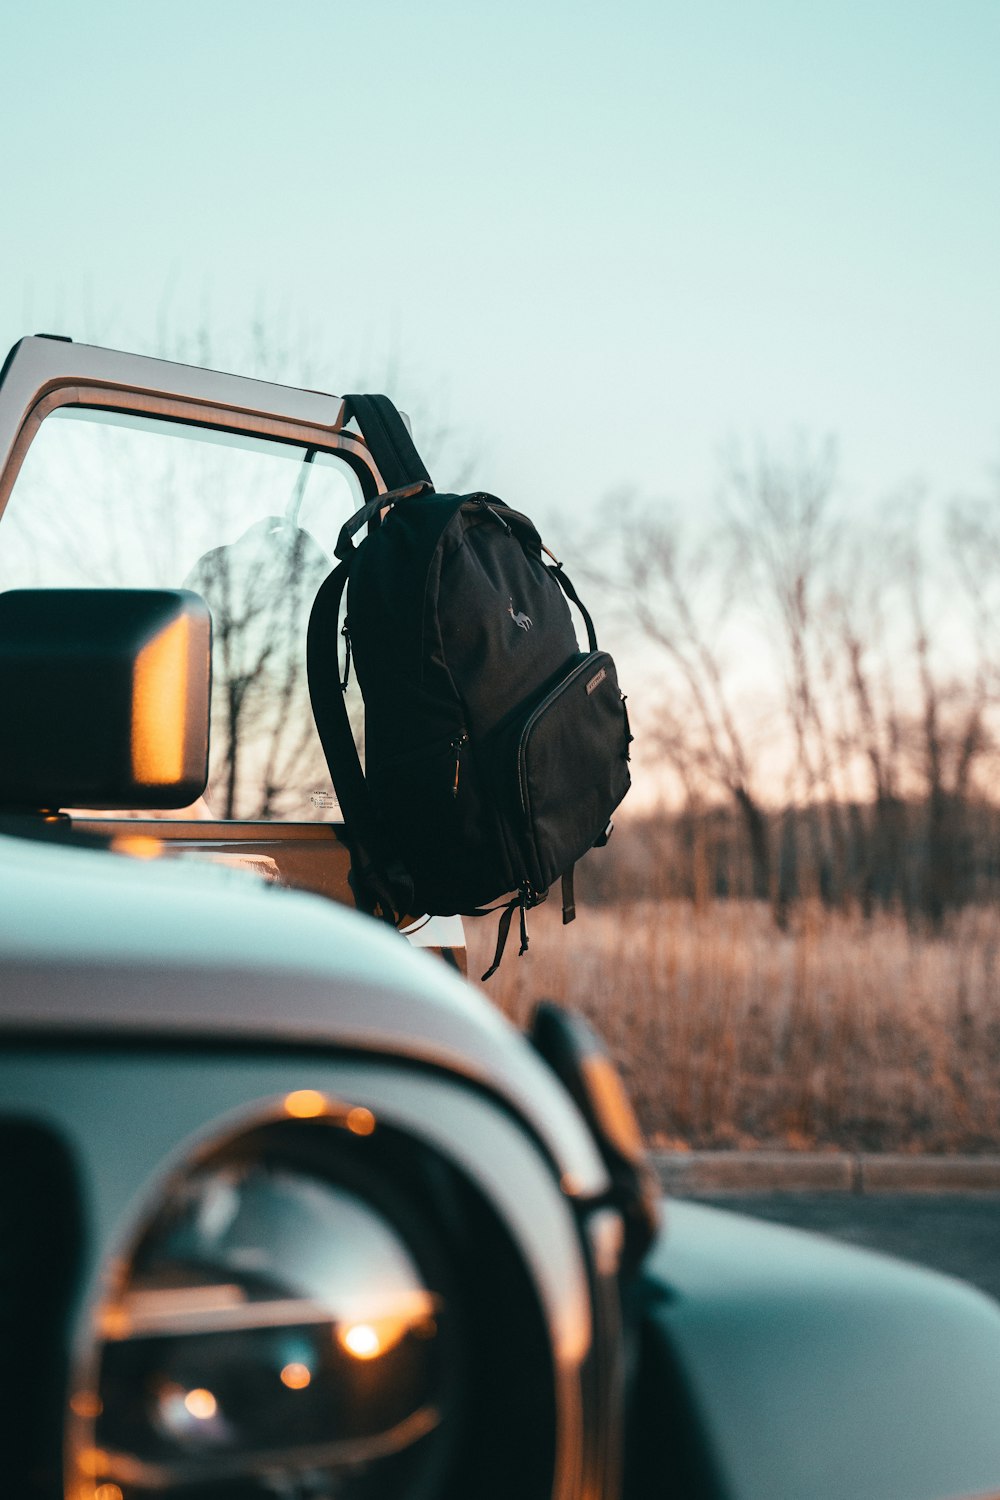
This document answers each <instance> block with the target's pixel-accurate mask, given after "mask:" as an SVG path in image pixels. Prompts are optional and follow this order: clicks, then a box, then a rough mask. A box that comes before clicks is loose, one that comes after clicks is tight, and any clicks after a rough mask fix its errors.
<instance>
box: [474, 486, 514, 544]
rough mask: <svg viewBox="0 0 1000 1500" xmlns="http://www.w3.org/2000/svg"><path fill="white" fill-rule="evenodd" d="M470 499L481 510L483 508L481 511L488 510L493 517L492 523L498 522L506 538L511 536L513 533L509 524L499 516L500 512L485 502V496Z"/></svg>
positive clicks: (475, 496)
mask: <svg viewBox="0 0 1000 1500" xmlns="http://www.w3.org/2000/svg"><path fill="white" fill-rule="evenodd" d="M472 498H473V501H474V502H475V504H476V505H481V506H482V508H483V510H488V511H489V513H490V515H491V516H492V517H493V519H494V521H499V522H500V525H501V526H502V527H503V529H504V531H506V533H507V535H508V536H513V534H514V533H513V531H512V530H511V528H510V526H509V524H508V523H507V522H506V521H505V520H504V518H503V516H502V515H501V514H500V512H499V511H498V510H494V509H493V507H492V505H491V504H490V502H489V501H488V500H487V498H486V496H485V495H473V497H472Z"/></svg>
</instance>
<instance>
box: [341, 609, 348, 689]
mask: <svg viewBox="0 0 1000 1500" xmlns="http://www.w3.org/2000/svg"><path fill="white" fill-rule="evenodd" d="M340 633H341V635H342V636H343V637H344V648H345V656H344V677H343V681H342V682H341V684H340V691H341V692H342V693H346V692H347V680H348V678H349V677H350V675H351V632H350V628H349V626H348V623H347V616H346V615H345V616H344V623H343V625H342V626H341V627H340Z"/></svg>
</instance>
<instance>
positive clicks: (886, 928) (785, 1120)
mask: <svg viewBox="0 0 1000 1500" xmlns="http://www.w3.org/2000/svg"><path fill="white" fill-rule="evenodd" d="M552 906H553V907H557V902H556V901H555V899H553V902H552ZM468 927H469V943H470V973H473V974H475V975H478V974H480V973H482V972H483V970H484V969H485V968H486V966H487V964H488V962H489V959H490V957H491V956H492V950H493V944H494V941H495V923H494V922H492V921H485V920H484V921H480V922H470V923H469V924H468ZM529 932H530V938H531V947H530V950H529V952H528V953H527V954H526V955H525V956H524V957H523V958H521V959H518V957H517V956H516V955H517V944H516V941H515V933H516V923H515V932H512V934H511V942H510V944H509V947H508V955H507V957H506V958H505V960H504V963H503V965H502V967H501V969H500V971H499V973H498V974H496V975H495V976H494V978H493V979H491V980H490V981H489V983H488V984H487V985H486V986H485V989H486V991H487V993H488V994H489V995H490V996H491V998H492V999H493V1000H494V1001H495V1003H497V1004H498V1005H499V1006H500V1008H501V1009H502V1010H503V1011H505V1012H506V1013H507V1014H508V1015H509V1016H510V1017H511V1018H512V1019H513V1020H515V1021H516V1022H518V1023H523V1022H524V1021H525V1020H526V1019H527V1017H528V1016H529V1015H530V1012H531V1008H532V1003H533V1001H534V1000H535V999H536V998H539V997H542V996H549V997H551V998H553V999H557V1000H560V1001H562V1002H564V1003H566V1004H570V1005H572V1006H574V1007H575V1008H577V1009H579V1010H581V1011H582V1012H583V1013H584V1014H585V1015H586V1016H587V1017H588V1018H589V1019H590V1021H591V1022H592V1024H593V1025H594V1026H595V1028H596V1029H597V1030H598V1031H599V1032H600V1033H601V1034H602V1035H603V1036H604V1038H605V1040H606V1042H607V1044H608V1045H609V1047H610V1049H611V1050H612V1052H613V1054H614V1056H615V1058H616V1059H617V1061H618V1063H619V1065H620V1066H621V1068H622V1071H623V1073H624V1075H625V1077H626V1080H627V1083H628V1086H629V1089H630V1091H631V1094H632V1097H633V1099H634V1100H635V1102H636V1105H637V1108H638V1110H639V1115H640V1118H641V1121H642V1124H643V1126H644V1128H645V1130H646V1132H647V1135H648V1138H649V1139H650V1141H651V1143H653V1144H654V1145H659V1146H662V1147H669V1148H674V1149H677V1148H683V1147H685V1146H690V1147H692V1148H697V1147H753V1146H758V1145H759V1146H783V1147H792V1148H801V1149H823V1148H830V1149H833V1148H838V1147H839V1148H844V1149H856V1150H876V1151H881V1150H885V1151H996V1150H1000V985H998V956H1000V914H998V913H997V912H995V911H986V910H971V909H970V910H967V911H966V912H964V913H963V914H961V915H960V916H958V917H956V918H955V919H954V921H953V922H952V924H951V926H950V927H949V928H948V929H947V930H946V932H945V933H944V935H943V936H941V937H932V936H929V935H920V934H915V933H913V932H911V931H909V930H908V928H907V926H906V924H905V923H904V921H903V920H902V919H901V918H896V917H892V916H879V917H876V918H874V919H872V920H871V921H867V922H866V921H864V920H862V919H861V918H860V917H846V916H837V915H831V914H829V913H825V912H822V911H821V910H820V909H819V908H809V907H804V908H800V909H799V910H798V911H797V912H796V914H795V915H794V918H793V922H792V926H791V928H790V930H789V931H787V932H784V933H783V932H779V931H778V930H777V929H776V927H775V926H774V924H773V922H772V920H771V918H770V914H769V912H768V910H767V909H766V907H764V906H758V905H754V904H752V903H749V902H729V903H720V904H717V905H714V906H708V907H707V908H704V909H702V910H695V909H694V907H693V906H691V905H689V904H687V903H683V902H642V903H636V904H634V905H632V906H624V907H604V908H599V909H594V908H591V909H589V910H582V911H581V913H580V916H579V917H578V919H577V921H576V923H575V925H574V926H573V927H571V928H569V929H567V930H565V931H563V930H562V928H561V926H560V924H559V912H558V910H557V909H555V910H553V909H547V908H543V909H541V910H540V911H538V912H532V913H530V914H529Z"/></svg>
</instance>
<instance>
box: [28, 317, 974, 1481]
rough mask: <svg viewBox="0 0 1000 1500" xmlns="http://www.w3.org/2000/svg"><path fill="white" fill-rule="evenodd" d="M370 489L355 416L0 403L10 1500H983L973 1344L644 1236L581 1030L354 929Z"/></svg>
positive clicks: (770, 1273)
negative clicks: (340, 636)
mask: <svg viewBox="0 0 1000 1500" xmlns="http://www.w3.org/2000/svg"><path fill="white" fill-rule="evenodd" d="M381 488H383V486H382V485H381V480H380V476H379V474H378V472H377V470H376V468H375V467H374V465H373V463H372V461H371V458H370V456H369V455H368V453H367V451H366V449H365V446H364V444H363V442H362V441H361V439H360V437H359V436H357V435H356V434H352V433H351V432H350V431H346V430H345V429H344V427H343V425H342V407H341V403H340V401H339V400H338V398H336V397H334V396H326V395H322V394H319V393H315V392H309V391H297V390H287V389H284V388H281V387H275V386H269V385H265V384H262V383H260V382H256V381H252V380H244V379H241V378H239V377H236V376H229V375H219V374H214V373H212V372H208V371H204V370H198V369H189V368H185V367H181V366H176V365H170V364H166V363H163V362H160V361H156V360H150V359H144V358H139V357H136V356H130V355H125V354H118V353H114V352H112V351H107V350H102V349H94V348H87V347H82V346H77V345H75V344H71V343H69V342H67V341H63V340H54V339H48V338H30V339H25V340H23V341H22V342H21V343H20V344H19V345H18V346H17V347H16V348H15V350H14V351H13V352H12V354H11V356H10V357H9V358H8V361H7V363H6V365H5V366H4V369H3V374H2V379H0V509H2V508H3V506H4V505H6V511H5V512H4V513H3V515H2V517H0V703H2V704H3V714H4V718H3V730H2V733H0V1214H2V1219H0V1223H2V1225H3V1231H2V1236H0V1278H2V1279H0V1338H2V1353H0V1421H2V1423H3V1429H2V1430H3V1449H2V1451H3V1474H4V1478H3V1487H2V1493H3V1494H4V1495H8V1494H9V1495H10V1496H11V1497H18V1500H21V1497H24V1500H54V1497H56V1496H59V1495H65V1496H68V1497H72V1500H137V1497H144V1500H146V1497H149V1500H152V1497H154V1496H155V1497H161V1500H208V1497H212V1500H261V1497H270V1500H279V1497H280V1500H307V1497H308V1500H321V1497H329V1500H335V1497H337V1500H359V1497H378V1500H397V1497H398V1500H469V1497H476V1500H500V1497H504V1500H506V1497H511V1496H517V1497H518V1500H615V1497H618V1496H622V1497H625V1500H645V1497H649V1500H652V1497H654V1496H655V1497H664V1496H668V1495H669V1496H683V1497H687V1500H835V1497H836V1500H904V1497H905V1500H946V1497H948V1500H957V1497H959V1496H972V1495H980V1496H986V1495H990V1494H993V1495H996V1494H1000V1422H998V1420H997V1412H998V1410H1000V1308H998V1307H997V1306H996V1305H995V1304H994V1303H993V1302H991V1301H990V1299H988V1298H986V1297H984V1296H981V1295H980V1294H978V1293H976V1292H973V1291H972V1290H971V1289H970V1288H968V1287H965V1286H962V1285H960V1284H959V1283H956V1282H952V1281H949V1280H947V1279H946V1278H943V1277H938V1276H934V1275H931V1274H930V1273H926V1272H922V1271H918V1270H916V1269H913V1268H911V1267H905V1266H902V1265H899V1264H896V1263H895V1262H892V1261H889V1260H885V1259H883V1258H881V1257H877V1256H871V1255H866V1254H863V1253H861V1252H857V1251H853V1250H848V1249H845V1248H843V1247H838V1246H834V1245H833V1244H830V1243H827V1242H824V1241H822V1240H819V1239H815V1238H812V1237H810V1236H807V1235H801V1234H797V1233H795V1232H793V1231H788V1230H781V1229H777V1228H773V1227H768V1226H764V1225H762V1224H755V1223H751V1222H749V1221H746V1220H742V1219H740V1218H738V1217H736V1216H733V1215H728V1214H723V1213H719V1212H715V1211H712V1210H710V1209H707V1208H701V1207H696V1206H694V1205H691V1204H680V1203H678V1204H671V1205H668V1206H667V1209H666V1212H665V1214H663V1215H661V1210H660V1206H659V1204H658V1202H657V1201H656V1195H655V1192H654V1189H653V1185H652V1179H651V1176H650V1172H649V1169H648V1167H647V1164H646V1162H645V1158H644V1154H643V1149H642V1143H641V1140H640V1139H639V1135H638V1131H637V1128H636V1125H635V1121H634V1118H633V1116H632V1114H631V1111H630V1109H629V1107H628V1104H627V1102H626V1100H625V1097H624V1094H623V1092H622V1089H621V1086H620V1084H619V1082H618V1079H617V1075H616V1074H615V1072H614V1070H613V1068H612V1067H611V1065H610V1064H609V1062H608V1061H607V1059H606V1057H605V1056H604V1055H603V1053H602V1051H601V1049H600V1046H599V1044H598V1043H597V1042H596V1040H595V1039H594V1038H593V1036H592V1035H591V1034H590V1033H589V1032H588V1031H587V1029H586V1027H585V1026H583V1025H582V1023H580V1022H579V1021H577V1020H575V1019H574V1018H573V1016H572V1014H571V1013H569V1012H567V1011H565V1010H562V1009H560V1008H559V1007H557V1006H555V1005H553V1004H545V1005H542V1006H540V1007H539V1009H538V1012H537V1014H536V1017H535V1020H534V1023H533V1027H532V1030H531V1034H530V1035H529V1036H523V1035H521V1034H520V1033H518V1032H516V1031H515V1030H514V1029H513V1028H512V1027H510V1026H509V1025H508V1024H507V1023H506V1022H505V1021H503V1020H502V1019H501V1018H500V1017H499V1016H498V1015H497V1014H496V1013H495V1012H494V1011H493V1010H492V1009H491V1007H490V1006H489V1004H488V1003H487V1001H486V1000H485V999H484V998H483V997H482V996H481V995H480V994H479V993H477V992H475V991H474V990H472V989H471V988H470V987H469V986H467V985H466V983H465V982H464V980H463V979H462V978H461V977H460V975H459V974H457V973H455V972H453V971H452V972H449V968H451V969H452V970H454V968H455V966H456V965H458V966H460V965H461V956H460V955H461V938H460V934H459V932H458V931H457V930H456V929H455V927H454V925H453V926H452V927H451V928H449V929H446V930H444V931H442V930H440V929H439V930H438V931H437V932H436V933H435V932H433V931H432V930H429V929H428V927H427V926H425V925H423V924H422V923H421V921H420V919H419V914H412V916H413V921H412V923H411V925H412V926H413V927H415V928H419V929H420V930H421V933H422V936H423V939H424V941H425V942H426V943H427V945H428V946H429V947H432V948H437V949H440V950H445V951H446V953H447V954H450V955H451V963H450V965H449V963H447V962H442V961H441V957H440V956H439V955H437V956H432V955H429V954H426V953H419V952H415V951H413V943H412V942H411V943H407V942H406V941H405V940H404V939H403V937H401V936H400V935H399V934H398V933H396V932H395V931H393V930H390V929H389V928H387V927H386V926H385V925H383V924H380V923H378V922H377V921H375V920H373V919H372V918H371V917H368V916H363V915H361V914H358V913H356V912H353V911H350V910H348V909H347V906H348V905H349V904H350V900H351V897H350V890H349V887H348V885H347V882H346V870H347V860H346V857H345V850H344V841H345V837H346V835H345V831H344V829H343V828H342V826H341V825H340V824H339V823H338V821H337V819H336V816H335V814H336V808H335V805H334V797H333V790H332V787H331V786H330V784H329V780H328V778H327V777H326V774H325V768H324V767H323V764H322V760H321V758H318V757H317V753H316V752H317V749H318V745H317V742H316V738H315V732H314V730H313V729H312V725H311V721H310V719H309V715H308V695H307V694H306V693H305V687H304V659H303V655H302V645H303V640H304V630H305V624H306V621H307V619H308V611H309V607H310V604H311V595H312V593H314V592H315V588H316V587H317V586H318V583H319V581H321V579H322V577H323V576H324V574H325V571H326V569H327V568H328V566H329V553H330V550H331V547H332V539H333V538H335V537H336V534H337V530H338V529H339V524H340V522H341V521H342V520H343V519H344V516H345V514H346V513H347V509H348V507H350V508H354V507H355V506H356V504H357V502H358V499H359V497H361V498H364V497H367V496H370V495H374V494H376V493H378V492H379V490H380V489H381ZM210 653H211V671H210V661H209V656H210ZM334 669H335V666H334ZM203 787H204V791H202V788H203ZM331 898H332V899H331ZM561 998H562V999H564V1000H565V1001H567V1002H569V1003H571V1002H572V996H566V997H561Z"/></svg>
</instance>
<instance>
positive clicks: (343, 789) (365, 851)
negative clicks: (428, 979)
mask: <svg viewBox="0 0 1000 1500" xmlns="http://www.w3.org/2000/svg"><path fill="white" fill-rule="evenodd" d="M344 400H345V402H346V413H345V415H347V414H351V413H353V415H354V417H355V418H356V420H357V423H358V425H359V427H360V428H361V432H362V435H363V437H364V438H365V440H366V442H367V444H368V447H369V450H370V451H371V454H372V457H373V458H374V460H375V463H376V464H377V466H378V469H379V472H380V474H381V476H382V479H383V481H384V482H385V483H386V484H387V485H388V486H389V488H388V492H387V493H385V494H379V495H377V496H375V497H374V498H373V499H371V500H370V501H369V503H368V504H367V505H365V506H363V507H362V509H361V510H359V511H358V512H357V514H356V515H354V516H353V517H352V518H351V519H350V520H349V521H348V522H347V523H346V524H345V525H344V527H343V529H342V531H341V533H340V539H339V541H338V543H337V548H336V555H337V557H338V558H339V559H340V564H339V566H338V567H337V568H335V569H334V571H333V572H332V573H331V574H330V576H329V577H328V578H327V579H326V581H325V582H324V583H323V585H322V586H321V588H320V590H319V593H318V594H317V596H316V601H315V603H314V605H313V609H312V614H311V617H310V621H309V633H308V644H307V662H308V674H309V692H310V697H311V699H312V707H313V713H314V716H315V719H316V726H317V729H318V731H319V736H320V740H321V741H322V745H323V749H324V752H325V754H326V758H327V762H328V764H329V767H330V774H331V776H332V778H333V784H334V787H335V788H336V791H337V797H338V800H339V802H340V805H341V808H342V810H343V814H344V822H345V828H346V833H347V838H348V843H349V845H350V848H351V866H352V874H351V881H352V886H353V889H354V894H355V898H356V900H357V901H358V904H359V905H360V906H362V907H364V908H365V909H366V910H369V911H373V912H378V913H379V914H380V915H382V916H384V917H386V918H387V919H388V920H392V921H395V920H398V917H399V916H401V915H402V914H404V913H408V914H411V915H417V914H420V913H423V912H430V913H433V914H438V915H451V914H453V913H456V912H459V913H461V914H463V915H468V916H479V915H482V914H483V908H484V907H485V906H486V905H487V904H488V903H490V902H495V901H497V900H498V899H499V898H500V897H502V896H508V897H509V899H508V901H507V902H506V904H505V905H503V907H502V908H498V907H495V906H494V907H493V908H492V909H493V910H498V909H500V910H502V915H501V919H500V930H499V933H498V937H497V952H496V957H495V959H494V962H493V965H492V967H491V968H490V969H489V971H488V973H487V974H486V975H484V978H488V977H489V975H490V974H492V973H493V972H494V971H495V969H496V967H497V965H498V964H499V962H500V958H501V956H502V953H503V948H504V944H505V942H506V939H507V933H508V931H509V929H510V923H511V918H512V916H513V913H514V911H515V910H519V912H520V923H521V952H522V953H523V952H524V950H525V949H526V947H527V933H526V928H525V919H524V914H525V911H526V909H527V908H529V907H532V906H535V905H537V904H538V903H539V902H540V901H543V900H544V899H545V896H546V894H547V892H548V889H549V887H550V886H551V885H552V884H553V883H554V882H555V881H556V880H559V879H560V878H561V879H562V885H563V921H564V922H570V921H572V920H573V917H574V915H575V907H574V901H573V866H574V864H575V863H576V861H577V860H578V859H580V857H581V856H582V855H583V854H585V853H586V852H587V850H588V849H590V848H591V847H592V846H593V845H598V844H602V843H606V842H607V836H608V833H609V832H610V819H611V814H612V813H613V811H614V809H615V808H616V807H617V806H618V804H619V802H621V800H622V798H623V797H624V796H625V793H626V792H627V791H628V788H629V770H628V760H629V748H628V747H629V743H630V741H631V738H632V736H631V734H630V732H629V724H628V716H627V712H626V708H625V699H624V696H623V695H622V693H621V691H620V689H619V687H618V678H617V675H616V672H615V664H614V662H613V661H612V659H611V657H610V656H608V655H607V653H606V652H602V651H598V649H597V639H596V636H595V634H594V626H593V622H592V621H591V618H590V615H589V614H588V613H587V611H586V609H585V608H584V606H583V605H582V604H581V602H580V600H579V598H578V597H577V594H576V590H575V589H574V588H573V585H572V584H571V583H570V581H569V579H568V578H567V576H566V574H565V572H564V571H563V567H562V564H561V563H558V562H556V560H555V558H554V557H552V554H551V553H550V552H549V551H548V549H547V548H545V547H543V545H542V541H541V538H540V537H539V535H538V533H537V531H536V530H535V528H534V526H533V525H532V523H531V522H530V521H529V520H528V518H527V517H526V516H523V515H521V514H519V513H518V512H517V511H515V510H511V509H510V508H509V507H508V506H506V505H504V504H503V503H502V502H501V501H499V500H497V499H496V498H495V497H494V496H492V495H486V494H472V495H438V494H436V493H435V492H434V488H433V485H432V484H431V481H430V476H429V475H428V473H427V471H426V469H425V468H424V466H423V463H422V462H421V460H420V457H419V455H418V453H417V450H416V448H415V447H414V445H413V442H412V440H411V438H410V435H409V433H408V431H407V429H406V426H405V424H404V423H403V421H402V418H401V417H400V415H399V413H398V412H397V410H396V408H395V407H394V406H393V404H392V402H391V401H390V400H389V399H388V398H387V397H386V396H347V397H345V398H344ZM380 516H381V521H379V517H380ZM366 523H368V524H369V525H370V526H371V527H373V528H374V529H371V530H369V532H368V534H367V535H366V536H365V537H363V539H362V540H361V541H360V542H359V543H357V545H355V542H354V538H355V536H356V535H357V533H358V532H359V531H361V530H362V528H363V527H364V526H365V525H366ZM543 553H544V554H546V555H547V556H548V557H550V558H552V561H553V563H554V564H555V565H554V566H549V565H548V564H547V563H546V561H545V557H543ZM345 586H347V616H346V619H345V621H344V625H343V629H342V631H341V632H340V633H341V634H342V635H343V637H344V639H345V645H346V666H345V670H344V676H343V679H341V678H340V674H339V671H338V670H337V669H336V661H337V650H336V647H337V640H338V625H339V623H340V620H339V616H340V604H341V599H342V596H343V593H344V588H345ZM567 599H569V600H572V602H573V603H574V604H575V605H576V606H577V607H578V609H579V610H580V613H581V615H582V616H583V619H584V621H585V622H586V628H587V636H588V640H589V648H590V649H589V650H588V651H581V650H580V648H579V645H578V643H577V638H576V632H575V630H574V627H573V621H572V618H571V615H570V610H569V607H568V605H567V602H566V601H567ZM352 658H353V663H354V669H355V671H356V673H357V678H358V683H359V685H360V688H361V692H362V696H363V698H364V707H365V771H364V772H363V771H362V769H361V764H360V761H359V759H358V754H357V751H356V749H355V745H354V738H353V735H352V733H351V728H350V724H349V721H348V716H347V710H346V707H345V704H344V698H343V693H344V690H346V686H347V681H348V673H349V671H350V665H351V661H352Z"/></svg>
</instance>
